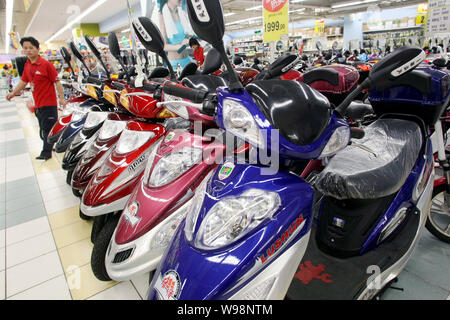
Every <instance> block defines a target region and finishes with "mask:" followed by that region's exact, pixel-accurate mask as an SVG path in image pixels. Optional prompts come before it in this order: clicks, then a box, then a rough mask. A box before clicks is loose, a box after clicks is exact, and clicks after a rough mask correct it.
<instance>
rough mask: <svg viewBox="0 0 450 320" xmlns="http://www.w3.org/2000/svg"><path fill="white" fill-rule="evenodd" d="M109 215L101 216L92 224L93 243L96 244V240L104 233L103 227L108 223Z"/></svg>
mask: <svg viewBox="0 0 450 320" xmlns="http://www.w3.org/2000/svg"><path fill="white" fill-rule="evenodd" d="M106 217H107V215H101V216H97V217H95V218H94V223H93V224H92V231H91V242H92V243H95V239H96V238H97V236H98V234H99V233H100V231H102V229H103V227H104V226H105V223H106Z"/></svg>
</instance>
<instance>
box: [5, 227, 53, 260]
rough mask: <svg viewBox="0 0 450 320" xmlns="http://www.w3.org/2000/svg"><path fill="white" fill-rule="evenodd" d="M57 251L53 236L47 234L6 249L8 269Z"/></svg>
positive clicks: (49, 233)
mask: <svg viewBox="0 0 450 320" xmlns="http://www.w3.org/2000/svg"><path fill="white" fill-rule="evenodd" d="M55 250H56V246H55V241H54V240H53V234H52V233H51V232H47V233H44V234H41V235H38V236H36V237H33V238H30V239H27V240H24V241H21V242H18V243H15V244H12V245H10V246H8V247H7V248H6V261H7V268H11V267H14V266H16V265H18V264H21V263H24V262H26V261H29V260H33V259H35V258H37V257H40V256H42V255H45V254H47V253H50V252H52V251H55Z"/></svg>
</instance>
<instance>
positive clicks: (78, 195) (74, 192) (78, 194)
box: [72, 188, 82, 198]
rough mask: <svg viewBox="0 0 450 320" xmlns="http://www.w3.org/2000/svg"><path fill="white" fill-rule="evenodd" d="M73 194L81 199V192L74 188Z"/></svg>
mask: <svg viewBox="0 0 450 320" xmlns="http://www.w3.org/2000/svg"><path fill="white" fill-rule="evenodd" d="M72 193H73V195H74V196H75V197H77V198H81V196H82V194H81V192H80V191H78V190H77V189H74V188H72Z"/></svg>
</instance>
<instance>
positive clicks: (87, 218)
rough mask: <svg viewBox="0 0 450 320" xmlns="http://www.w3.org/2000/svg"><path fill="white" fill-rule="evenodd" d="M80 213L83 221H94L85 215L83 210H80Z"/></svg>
mask: <svg viewBox="0 0 450 320" xmlns="http://www.w3.org/2000/svg"><path fill="white" fill-rule="evenodd" d="M79 211H80V218H81V219H82V220H86V221H88V220H91V219H92V217H90V216H87V215H85V214H84V213H83V212H81V209H80V210H79Z"/></svg>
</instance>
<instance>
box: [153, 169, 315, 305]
mask: <svg viewBox="0 0 450 320" xmlns="http://www.w3.org/2000/svg"><path fill="white" fill-rule="evenodd" d="M261 169H262V167H258V166H252V165H242V164H235V163H233V162H229V161H227V162H225V163H224V164H222V165H220V166H219V167H218V168H217V169H216V171H215V172H214V174H213V175H212V177H211V178H210V179H209V180H208V181H205V182H204V183H203V184H202V185H201V186H200V187H199V188H198V189H197V192H196V195H195V196H194V200H193V204H192V206H191V208H190V209H189V211H188V214H187V217H186V219H185V220H184V221H183V222H182V223H181V225H180V226H179V228H178V229H177V232H176V234H175V236H174V238H173V239H172V242H171V244H170V245H169V247H168V249H167V250H166V252H165V254H164V256H163V259H162V262H161V264H160V266H159V268H158V270H157V272H156V274H155V277H154V280H153V282H152V284H151V286H150V290H149V296H148V298H149V299H168V300H176V299H180V300H204V299H219V300H224V299H282V298H283V297H284V295H285V293H286V291H287V289H288V288H289V284H290V282H291V280H292V277H293V274H294V273H295V270H296V267H297V266H298V263H299V261H300V260H301V257H302V256H303V254H304V252H305V250H306V246H307V243H308V239H309V234H310V229H311V225H312V217H313V215H312V206H313V199H314V190H313V189H312V188H311V186H310V185H309V184H308V183H306V182H305V181H304V180H303V179H301V178H300V177H298V176H295V175H293V174H289V173H286V172H278V173H276V174H273V175H263V173H264V172H265V171H264V170H261ZM193 221H194V222H193ZM290 269H292V272H285V271H287V270H290ZM287 278H289V279H287Z"/></svg>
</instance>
